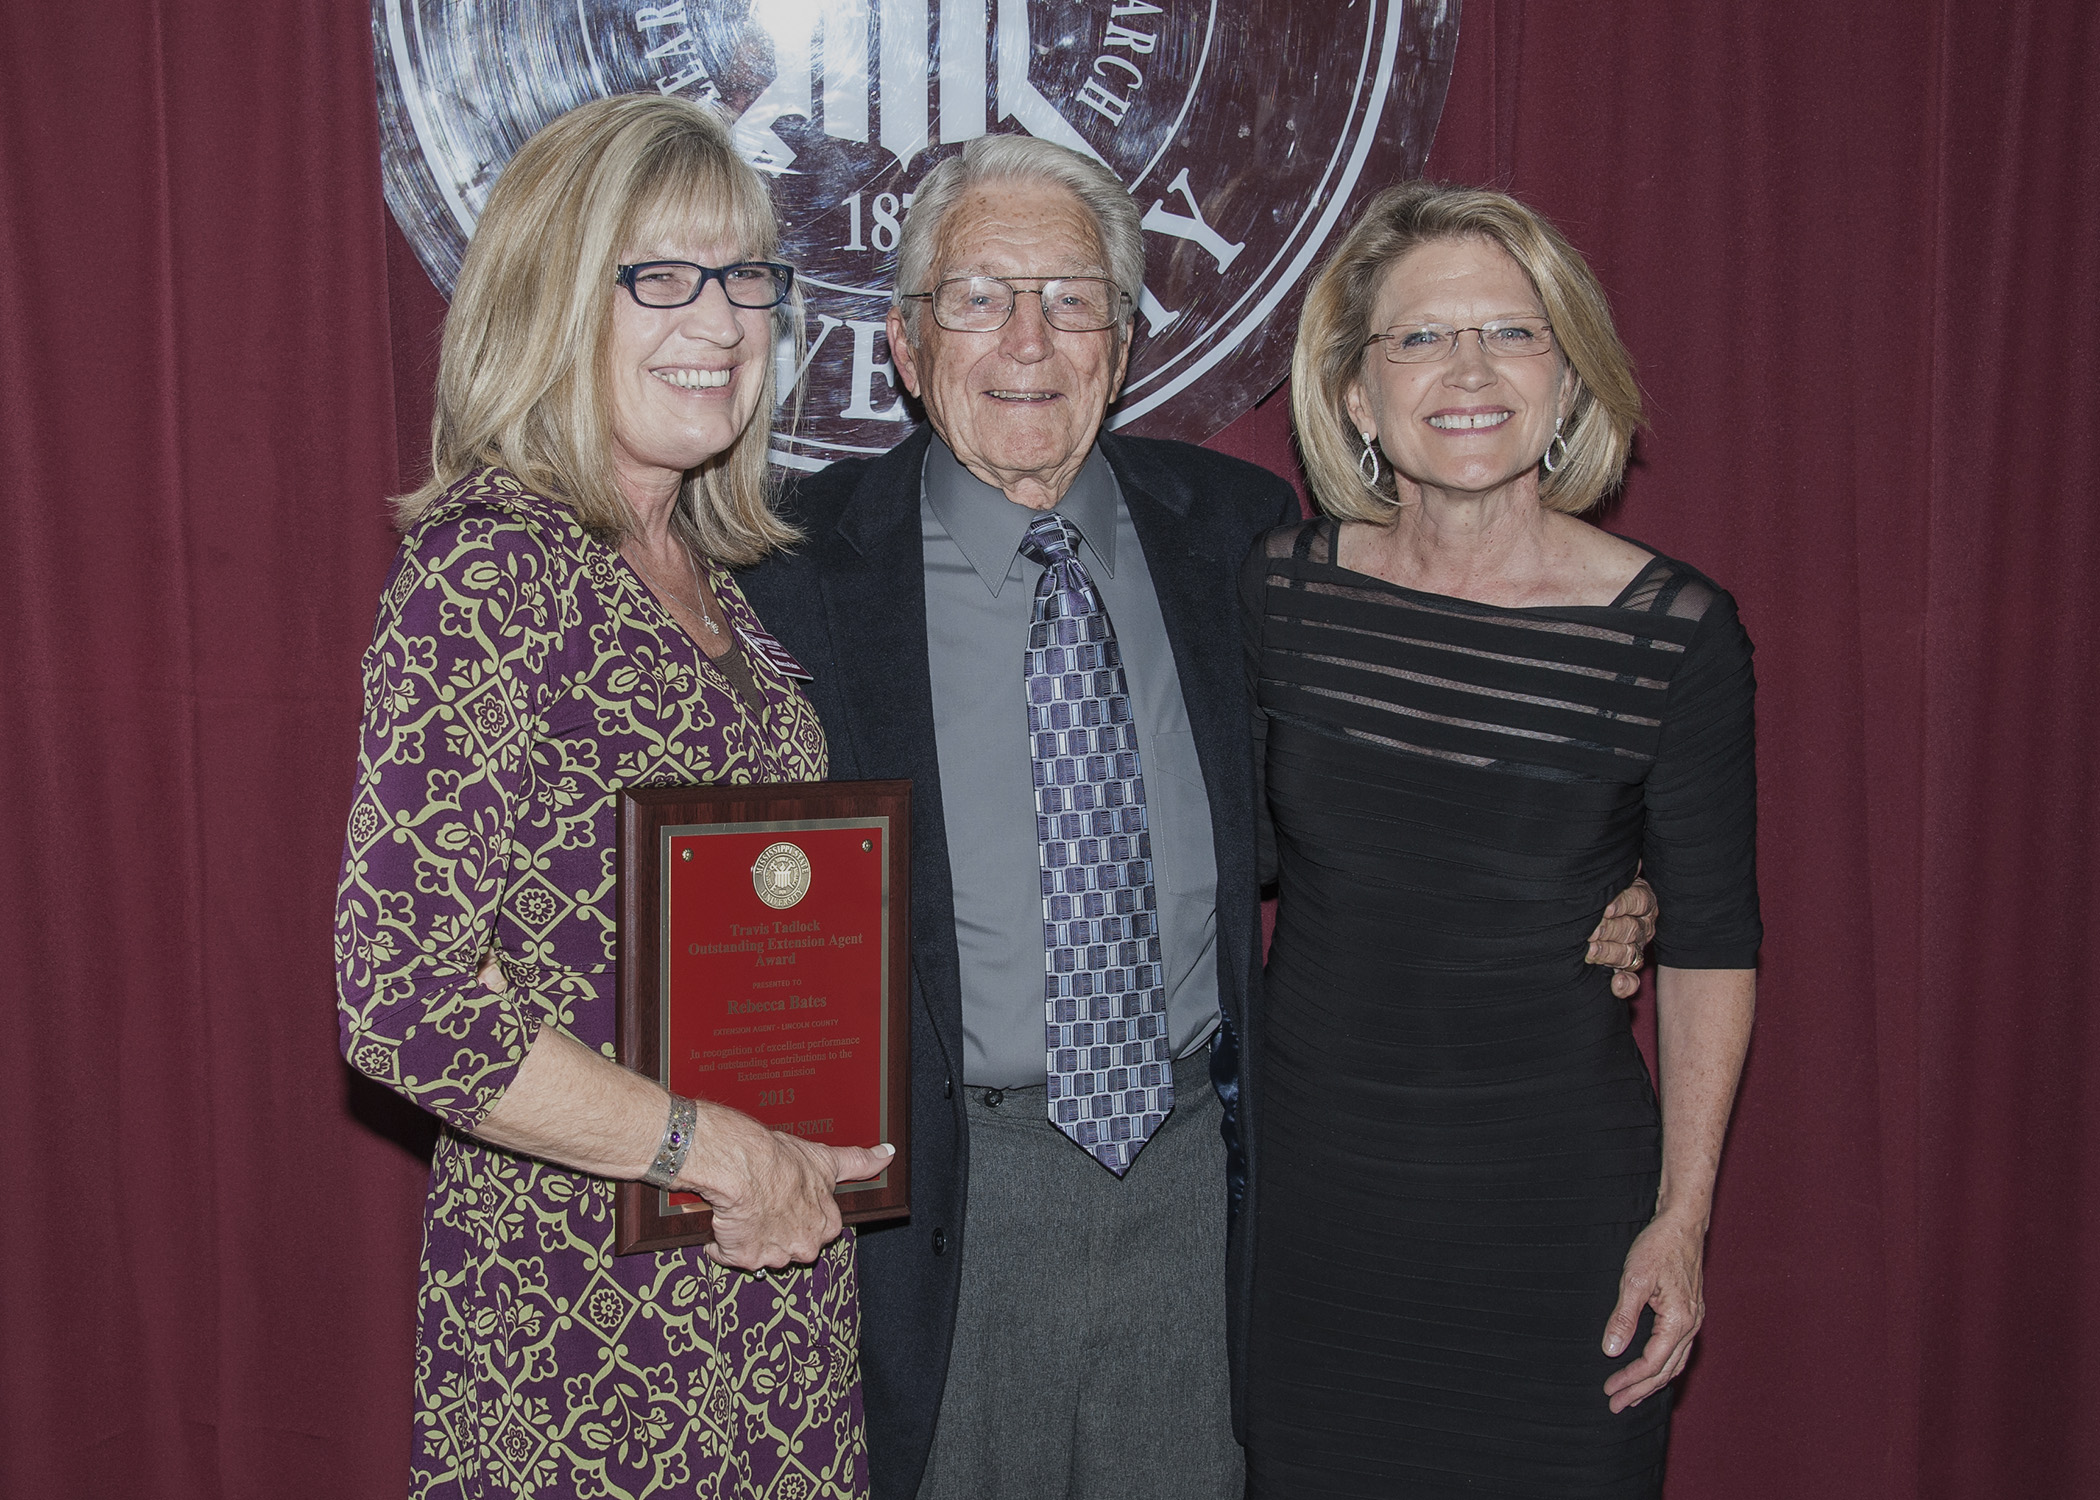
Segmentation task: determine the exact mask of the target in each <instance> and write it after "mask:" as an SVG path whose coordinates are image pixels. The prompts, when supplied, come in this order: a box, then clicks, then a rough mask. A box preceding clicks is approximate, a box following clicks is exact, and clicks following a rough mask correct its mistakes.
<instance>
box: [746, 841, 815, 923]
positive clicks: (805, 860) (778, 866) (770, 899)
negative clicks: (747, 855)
mask: <svg viewBox="0 0 2100 1500" xmlns="http://www.w3.org/2000/svg"><path fill="white" fill-rule="evenodd" d="M751 889H752V890H754V891H756V892H758V899H759V900H761V901H763V902H765V903H766V905H768V906H771V907H776V908H778V909H780V910H782V911H785V910H786V909H787V908H788V907H790V906H793V905H794V904H795V903H796V902H797V901H800V900H801V899H802V898H803V897H804V896H807V895H808V894H809V856H808V855H807V854H804V853H803V852H802V851H801V850H800V849H798V848H796V847H795V846H794V845H793V844H768V845H767V846H766V847H765V848H764V849H762V850H760V851H759V855H758V862H757V863H756V864H754V865H752V866H751Z"/></svg>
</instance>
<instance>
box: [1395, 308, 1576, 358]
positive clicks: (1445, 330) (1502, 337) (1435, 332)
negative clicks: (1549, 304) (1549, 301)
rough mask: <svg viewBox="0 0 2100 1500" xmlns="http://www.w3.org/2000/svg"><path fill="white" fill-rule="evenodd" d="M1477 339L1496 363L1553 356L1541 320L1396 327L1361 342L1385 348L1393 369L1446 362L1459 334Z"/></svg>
mask: <svg viewBox="0 0 2100 1500" xmlns="http://www.w3.org/2000/svg"><path fill="white" fill-rule="evenodd" d="M1467 333H1475V334H1478V335H1480V348H1481V352H1482V353H1484V354H1491V355H1493V356H1494V357H1495V358H1497V359H1510V358H1520V357H1523V356H1526V355H1532V354H1551V353H1552V352H1553V325H1552V324H1551V323H1548V322H1547V321H1546V320H1545V319H1544V318H1496V319H1494V320H1493V321H1492V322H1488V323H1480V324H1476V325H1475V326H1474V327H1471V328H1453V327H1452V326H1451V325H1450V324H1449V323H1400V324H1396V325H1394V326H1393V327H1391V328H1388V329H1387V330H1386V331H1385V332H1384V333H1374V334H1372V335H1371V336H1370V337H1369V338H1367V339H1365V340H1364V347H1365V348H1366V349H1368V348H1370V347H1371V346H1372V345H1373V344H1379V343H1382V344H1384V345H1385V357H1386V358H1387V359H1388V360H1390V361H1392V362H1393V363H1394V364H1396V365H1427V364H1434V363H1436V361H1438V360H1440V359H1449V358H1450V357H1451V351H1452V350H1454V349H1456V348H1457V347H1458V340H1459V336H1460V335H1461V334H1467Z"/></svg>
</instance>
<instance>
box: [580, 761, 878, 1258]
mask: <svg viewBox="0 0 2100 1500" xmlns="http://www.w3.org/2000/svg"><path fill="white" fill-rule="evenodd" d="M910 823H911V783H910V782H907V781H827V782H780V783H767V784H755V785H748V786H708V787H645V788H630V789H628V790H627V791H624V792H622V793H621V796H620V947H619V987H620V1014H619V1026H618V1051H619V1058H620V1061H621V1062H622V1063H624V1064H626V1065H627V1066H628V1067H630V1068H634V1069H635V1070H637V1071H638V1072H641V1073H645V1074H647V1075H648V1076H649V1077H651V1078H654V1079H656V1080H657V1081H658V1082H660V1083H662V1084H663V1085H664V1086H665V1087H666V1088H669V1089H671V1090H672V1091H673V1092H675V1093H679V1094H684V1095H686V1096H688V1097H690V1098H695V1099H706V1100H710V1101H712V1102H714V1103H717V1104H726V1105H728V1106H730V1107H731V1108H733V1109H738V1110H742V1111H743V1112H744V1113H745V1114H748V1115H751V1116H752V1117H754V1118H756V1119H757V1120H759V1121H761V1122H763V1123H764V1124H766V1125H768V1126H770V1127H771V1128H772V1129H774V1130H780V1131H787V1132H791V1133H793V1134H795V1135H799V1136H804V1137H806V1138H808V1139H810V1140H816V1141H823V1142H825V1143H826V1144H829V1145H837V1146H872V1145H875V1144H877V1143H878V1142H881V1141H888V1142H890V1143H892V1144H893V1145H895V1146H896V1147H897V1155H896V1157H895V1158H894V1159H893V1161H892V1163H891V1165H890V1167H889V1169H888V1170H887V1171H885V1172H884V1173H883V1174H882V1175H881V1176H880V1177H877V1178H874V1179H872V1180H870V1181H867V1182H851V1183H842V1184H840V1186H839V1190H838V1200H839V1208H840V1211H841V1212H842V1213H843V1214H844V1215H845V1218H846V1221H847V1222H848V1223H854V1224H858V1223H867V1222H869V1221H872V1220H878V1219H896V1218H902V1217H904V1216H905V1214H906V1213H907V1212H908V1211H909V1205H910V1191H909V1183H908V1181H907V1173H908V1166H907V1163H908V1161H909V1159H910V1153H909V1150H908V1149H907V1141H906V1135H907V1130H908V1124H909V1122H908V1119H907V1115H908V1109H909V1106H908V1100H909V1098H910V1087H909V1073H910V1050H909V1037H908V1031H907V1027H908V1024H909V1022H908V1014H909V1013H908V1009H907V998H908V994H909V989H908V980H907V975H908V970H907V967H906V964H907V955H908V946H907V945H908V933H907V928H906V921H907V913H908V910H909V902H908V900H907V899H906V871H907V869H908V868H909V863H908V861H909V852H910V851H909V848H908V837H909V833H908V831H909V828H910ZM713 1218H714V1216H713V1214H712V1213H710V1212H709V1210H708V1207H707V1204H706V1203H705V1201H703V1200H702V1199H701V1198H700V1197H699V1196H698V1195H696V1194H692V1193H676V1192H666V1191H662V1190H660V1189H657V1188H652V1187H650V1186H648V1185H647V1184H645V1183H639V1182H630V1183H622V1184H620V1187H619V1191H618V1194H617V1198H616V1202H615V1222H614V1233H613V1248H614V1251H615V1253H617V1254H621V1255H627V1254H631V1253H634V1252H637V1251H644V1250H662V1249H667V1248H670V1247H672V1246H676V1245H691V1244H700V1243H704V1242H705V1241H707V1240H709V1239H711V1238H713Z"/></svg>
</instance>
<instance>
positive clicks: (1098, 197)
mask: <svg viewBox="0 0 2100 1500" xmlns="http://www.w3.org/2000/svg"><path fill="white" fill-rule="evenodd" d="M993 183H1002V184H1003V183H1018V184H1041V185H1043V186H1047V187H1054V188H1062V189H1063V190H1064V191H1065V192H1068V193H1070V194H1071V195H1072V196H1073V197H1074V198H1077V199H1078V200H1079V205H1080V207H1082V208H1084V209H1085V210H1086V212H1087V216H1088V217H1089V218H1091V219H1092V220H1093V221H1094V230H1095V235H1096V237H1097V238H1098V239H1099V240H1100V242H1101V253H1102V255H1103V256H1104V257H1105V258H1106V260H1107V266H1106V267H1105V269H1106V270H1107V272H1108V275H1109V279H1110V280H1111V281H1113V282H1115V284H1116V286H1117V287H1118V288H1119V289H1120V290H1121V291H1122V292H1123V294H1124V295H1125V296H1126V297H1127V298H1128V299H1129V300H1128V302H1127V303H1125V305H1124V312H1123V316H1122V319H1121V320H1120V321H1121V323H1122V324H1123V335H1124V337H1126V338H1127V337H1129V332H1130V330H1129V323H1130V319H1131V317H1132V316H1133V315H1134V314H1135V312H1136V310H1137V302H1138V294H1139V293H1140V292H1141V291H1142V290H1143V289H1144V284H1145V231H1144V228H1143V227H1142V225H1141V223H1140V221H1139V217H1138V211H1137V205H1136V204H1134V203H1132V202H1131V201H1130V194H1129V193H1128V192H1126V191H1124V188H1123V184H1122V183H1120V182H1118V181H1117V180H1116V178H1115V174H1114V173H1112V172H1110V171H1109V170H1108V168H1106V167H1104V166H1102V165H1101V164H1100V163H1099V162H1097V161H1095V160H1093V159H1092V158H1091V157H1086V156H1082V155H1080V154H1079V153H1078V152H1077V151H1073V150H1069V149H1067V148H1066V147H1064V146H1060V145H1058V144H1056V143H1055V142H1054V141H1040V140H1037V139H1036V138H1035V137H1034V136H1031V135H981V136H979V137H977V138H976V139H975V140H973V141H971V142H970V143H969V144H968V145H966V146H964V147H963V148H962V150H961V151H960V152H959V153H958V154H956V155H954V156H951V157H949V158H948V159H947V160H946V161H944V162H942V163H941V164H940V165H939V166H937V167H935V168H934V169H933V170H932V171H931V172H928V173H927V174H926V178H925V180H924V181H923V182H921V183H920V184H919V187H918V190H917V191H916V192H915V193H913V195H912V203H911V210H910V212H908V213H907V214H905V216H904V233H903V235H902V237H901V238H900V239H899V240H898V242H897V286H896V290H895V291H894V292H893V293H892V294H891V298H890V300H891V304H892V305H893V306H895V307H896V308H897V309H898V310H899V311H900V312H902V314H903V316H904V327H905V329H906V331H907V332H909V333H910V335H911V337H912V342H913V343H915V344H916V343H917V342H918V336H919V324H918V310H919V304H918V303H917V302H909V301H906V300H905V299H906V298H907V297H908V296H910V295H912V294H914V293H923V292H930V291H932V290H933V287H932V286H931V285H930V284H929V283H930V281H931V278H932V277H933V275H934V272H935V266H934V261H935V258H936V257H937V256H938V255H939V253H940V247H941V232H942V228H943V226H944V224H945V223H946V221H947V218H948V211H949V210H950V209H952V208H953V207H955V205H956V204H957V203H959V202H961V201H962V199H963V197H964V196H965V195H966V194H967V193H968V192H969V191H970V190H971V189H972V188H979V187H985V186H988V185H990V184H993Z"/></svg>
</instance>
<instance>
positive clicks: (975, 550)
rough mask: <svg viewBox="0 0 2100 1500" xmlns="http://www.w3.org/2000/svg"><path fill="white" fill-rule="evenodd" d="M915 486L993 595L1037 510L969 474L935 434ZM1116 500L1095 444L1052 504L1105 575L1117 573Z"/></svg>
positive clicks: (1116, 491) (1119, 495) (1109, 474)
mask: <svg viewBox="0 0 2100 1500" xmlns="http://www.w3.org/2000/svg"><path fill="white" fill-rule="evenodd" d="M920 484H921V487H922V490H921V492H922V493H923V494H924V495H925V497H926V503H927V504H928V505H929V506H931V507H932V509H933V515H934V519H935V520H937V521H939V522H940V523H941V526H942V528H943V529H944V530H946V531H947V533H948V535H949V536H950V537H951V538H953V539H954V542H955V545H956V546H958V547H960V548H961V549H962V554H963V556H964V557H966V558H968V559H969V560H970V566H971V567H972V568H974V569H976V571H977V576H978V577H979V578H981V579H983V580H984V586H985V587H986V588H987V589H989V590H990V591H991V593H992V596H993V597H994V598H997V597H998V595H999V589H1000V586H1001V585H1003V584H1004V583H1005V582H1006V579H1007V575H1008V574H1010V573H1011V572H1012V571H1013V565H1014V556H1015V554H1016V553H1018V552H1019V551H1020V550H1021V538H1022V537H1023V536H1025V535H1027V533H1028V527H1029V524H1030V523H1031V522H1033V521H1034V520H1035V519H1036V518H1037V517H1038V516H1040V515H1041V514H1042V512H1041V511H1036V510H1030V509H1029V508H1028V507H1027V506H1025V505H1016V504H1014V502H1013V501H1011V500H1009V499H1007V498H1006V495H1005V493H1004V492H1003V491H1001V490H1000V489H999V488H998V487H997V486H996V485H989V484H986V483H985V482H984V481H983V480H982V479H979V478H978V477H977V476H976V475H975V474H972V473H971V472H970V471H969V470H968V469H966V468H964V467H963V462H962V460H961V459H959V458H957V457H956V456H955V450H954V449H952V448H950V447H949V446H948V445H947V444H946V443H945V442H943V441H942V440H941V439H940V437H939V436H936V437H935V438H934V440H933V442H932V443H931V444H930V445H929V446H928V447H927V449H926V465H925V467H924V468H923V469H922V470H920ZM1121 498H1122V490H1121V489H1120V488H1118V486H1117V484H1116V476H1115V472H1114V471H1113V470H1112V469H1110V468H1109V466H1108V460H1107V459H1105V458H1103V457H1102V456H1101V449H1100V448H1099V447H1098V446H1096V447H1094V448H1092V449H1091V450H1089V451H1088V453H1087V456H1086V462H1085V463H1083V464H1081V465H1080V466H1079V472H1078V473H1077V474H1075V475H1074V476H1073V477H1072V487H1071V488H1070V489H1068V490H1066V491H1065V494H1064V498H1063V499H1062V500H1059V501H1058V502H1057V506H1056V510H1057V513H1058V514H1059V515H1061V516H1063V517H1064V518H1065V519H1066V520H1067V521H1070V522H1071V523H1072V524H1073V525H1074V526H1076V527H1078V528H1079V535H1080V538H1081V541H1080V545H1081V546H1083V547H1085V548H1086V549H1087V550H1088V551H1089V552H1091V553H1093V554H1094V559H1095V561H1097V562H1098V563H1100V565H1101V567H1102V569H1103V570H1104V571H1105V572H1106V573H1107V575H1108V576H1109V577H1110V578H1113V577H1115V576H1116V505H1117V502H1118V501H1119V500H1120V499H1121Z"/></svg>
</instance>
